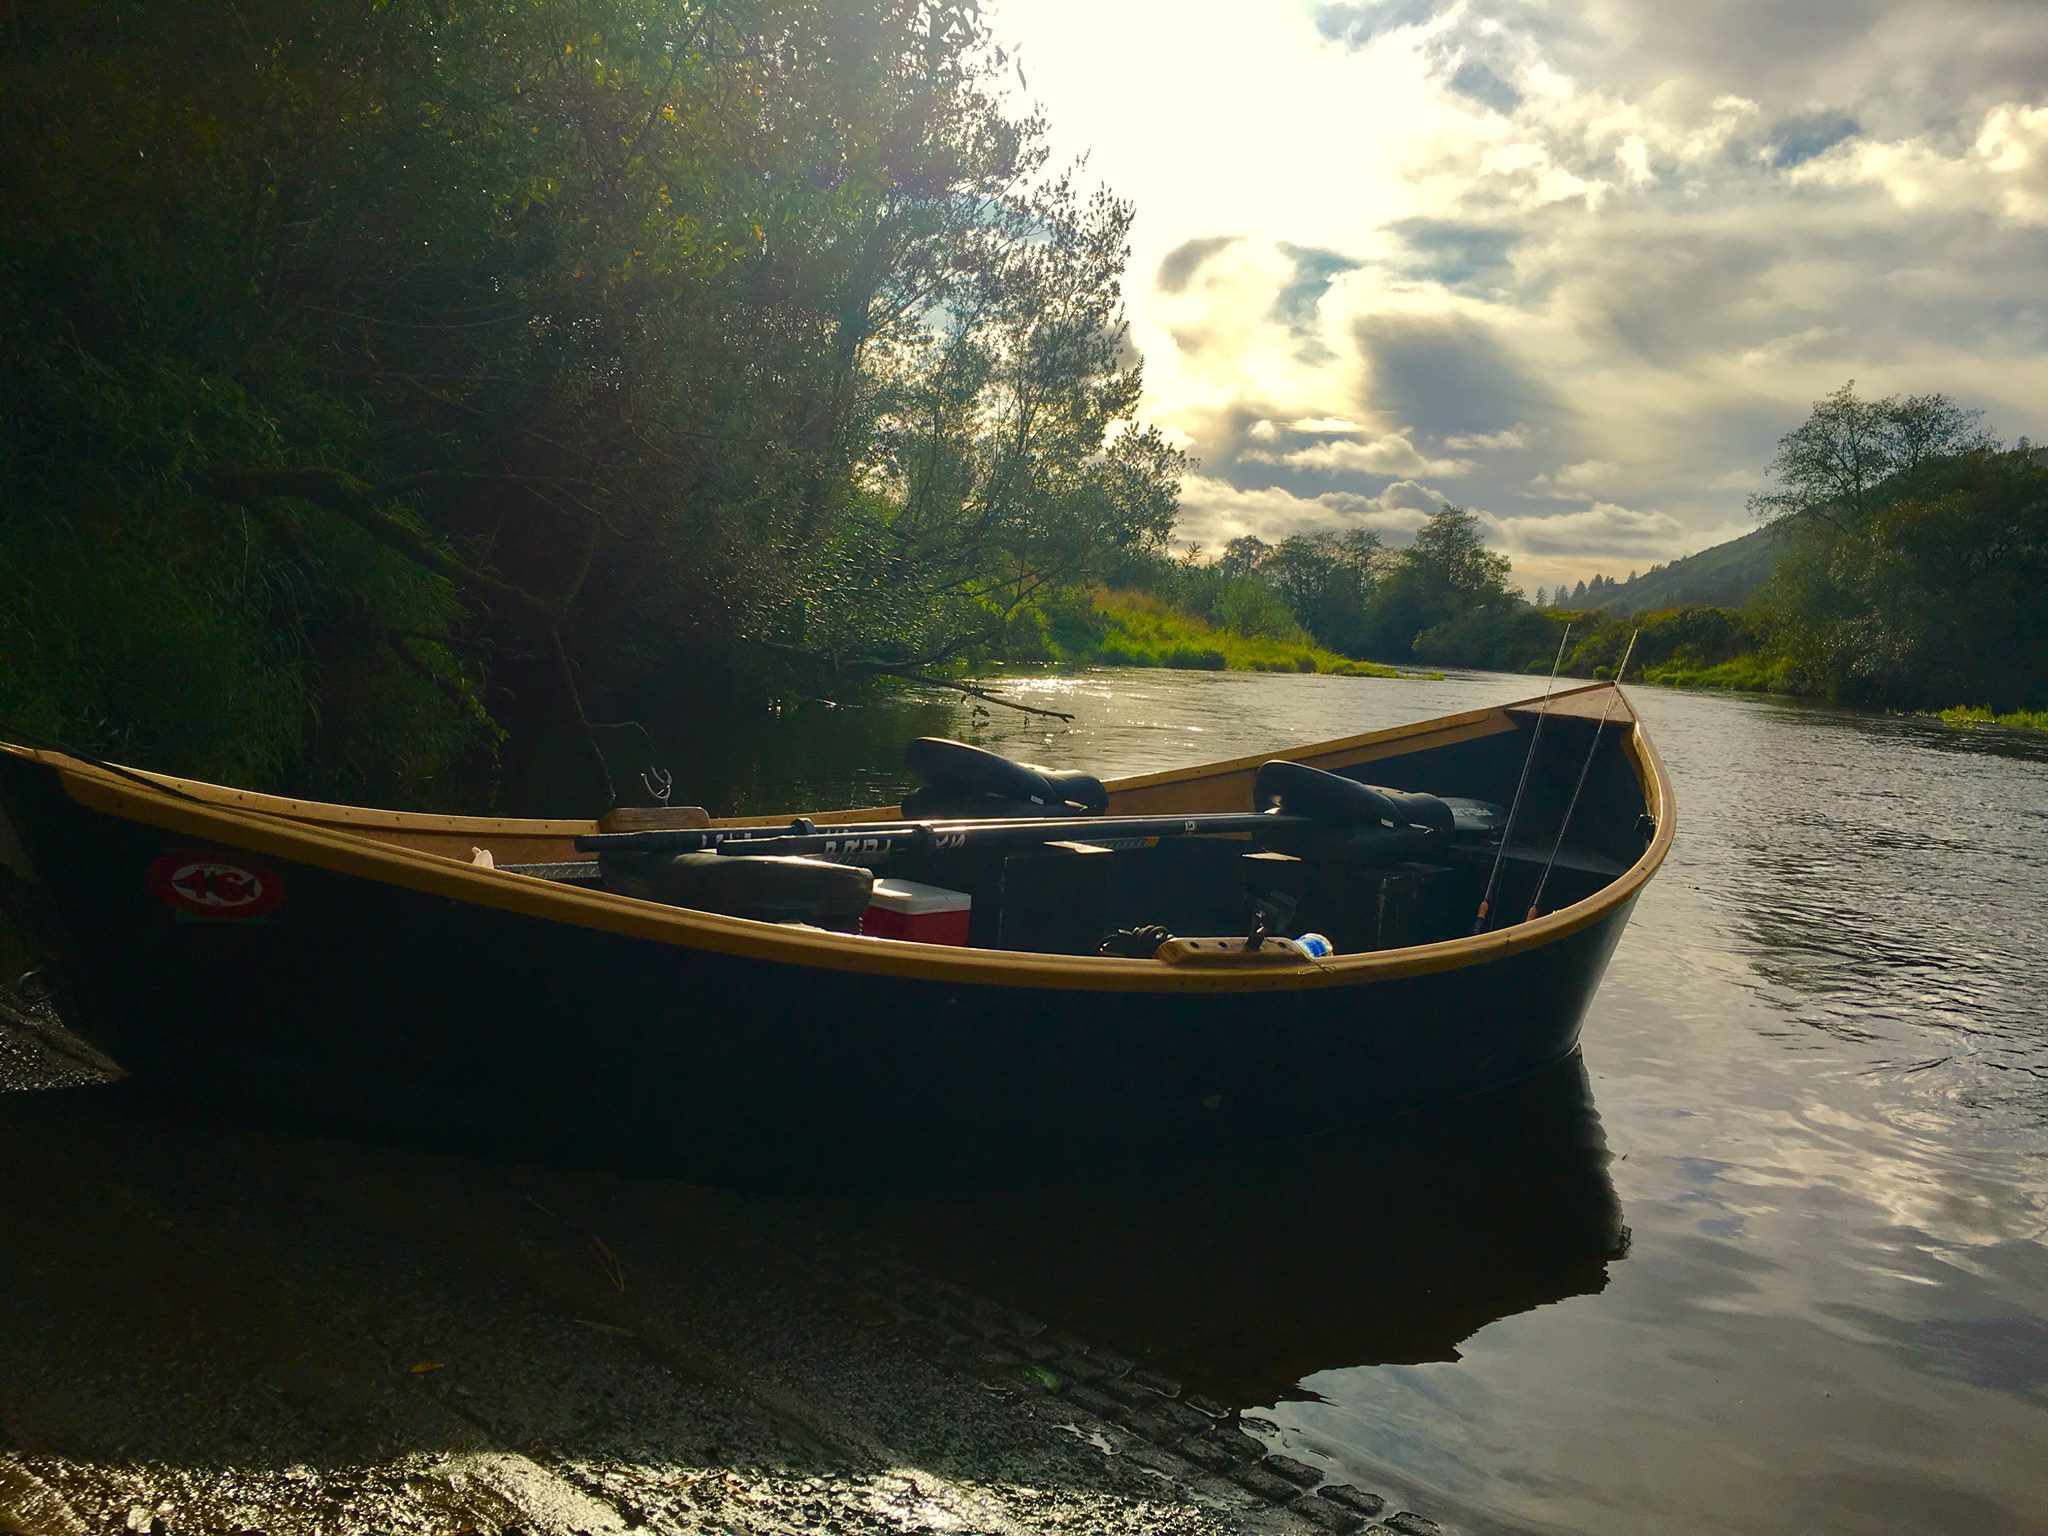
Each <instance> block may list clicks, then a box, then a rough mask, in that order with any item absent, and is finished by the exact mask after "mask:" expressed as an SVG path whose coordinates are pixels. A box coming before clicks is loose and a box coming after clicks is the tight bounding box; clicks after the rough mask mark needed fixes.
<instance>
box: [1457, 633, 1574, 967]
mask: <svg viewBox="0 0 2048 1536" xmlns="http://www.w3.org/2000/svg"><path fill="white" fill-rule="evenodd" d="M1571 638H1572V626H1571V624H1570V623H1569V622H1567V623H1566V624H1565V627H1564V633H1563V634H1562V635H1560V636H1559V637H1558V641H1557V659H1556V660H1554V661H1553V662H1551V664H1550V681H1549V682H1547V683H1545V684H1544V685H1543V704H1542V707H1541V708H1539V709H1538V710H1537V711H1536V729H1535V730H1533V731H1531V732H1530V733H1529V750H1528V751H1527V752H1525V753H1523V754H1522V776H1521V778H1519V779H1517V780H1516V781H1515V798H1514V799H1513V801H1511V802H1510V803H1509V805H1508V819H1507V821H1506V823H1505V824H1504V825H1503V826H1502V827H1501V829H1500V846H1499V847H1498V848H1496V849H1494V851H1493V872H1492V873H1491V874H1489V875H1488V876H1487V877H1486V894H1485V895H1483V896H1481V897H1480V898H1479V915H1478V916H1477V917H1475V918H1474V919H1473V920H1472V931H1473V932H1474V933H1484V932H1485V931H1486V916H1487V914H1488V913H1489V912H1491V911H1492V910H1493V893H1494V891H1495V890H1497V889H1498V888H1499V886H1500V866H1501V861H1502V860H1503V859H1505V858H1506V857H1507V853H1508V838H1509V837H1510V836H1511V835H1512V834H1513V832H1514V830H1515V812H1517V811H1519V810H1520V809H1521V808H1522V791H1523V790H1524V789H1526V788H1528V785H1529V765H1530V764H1531V763H1533V762H1535V761H1536V743H1537V742H1539V741H1541V740H1542V739H1543V722H1544V721H1545V720H1547V719H1549V718H1550V690H1551V689H1553V688H1555V687H1556V686H1557V673H1558V669H1559V668H1560V667H1562V666H1563V665H1564V648H1565V646H1566V645H1568V644H1570V643H1571Z"/></svg>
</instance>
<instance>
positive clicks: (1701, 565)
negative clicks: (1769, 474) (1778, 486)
mask: <svg viewBox="0 0 2048 1536" xmlns="http://www.w3.org/2000/svg"><path fill="white" fill-rule="evenodd" d="M1779 553H1780V538H1779V535H1778V533H1777V531H1776V530H1775V529H1772V528H1759V529H1757V530H1756V531H1755V532H1754V533H1745V534H1744V535H1742V537H1741V538H1739V539H1730V540H1729V541H1728V542H1727V543H1725V544H1716V545H1714V546H1713V547H1712V548H1711V549H1703V550H1701V551H1700V552H1699V553H1698V554H1696V555H1687V556H1686V557H1685V558H1684V559H1682V560H1674V561H1672V562H1671V563H1670V564H1669V565H1660V566H1657V567H1655V568H1654V569H1652V570H1648V571H1645V572H1644V573H1643V574H1642V575H1640V576H1637V577H1635V578H1633V579H1632V580H1629V581H1623V582H1616V583H1614V584H1612V585H1610V586H1608V587H1607V588H1606V590H1605V592H1604V593H1603V594H1602V595H1601V598H1600V601H1599V603H1598V604H1597V606H1598V607H1599V608H1600V609H1601V611H1603V612H1606V613H1644V612H1647V611H1649V610H1651V609H1655V608H1675V607H1677V606H1679V605H1680V604H1683V603H1707V604H1711V605H1713V606H1715V607H1721V608H1739V607H1741V606H1742V605H1743V604H1745V603H1747V602H1748V601H1749V600H1750V599H1751V598H1752V597H1754V596H1755V595H1756V593H1757V590H1758V588H1760V587H1762V586H1763V584H1764V583H1765V582H1766V581H1767V580H1769V579H1770V575H1771V571H1772V570H1773V569H1774V568H1775V567H1776V566H1777V563H1778V556H1779Z"/></svg>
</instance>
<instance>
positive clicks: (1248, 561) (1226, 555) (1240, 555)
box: [1216, 533, 1273, 576]
mask: <svg viewBox="0 0 2048 1536" xmlns="http://www.w3.org/2000/svg"><path fill="white" fill-rule="evenodd" d="M1272 552H1273V546H1272V545H1270V544H1268V543H1267V542H1266V541H1265V540H1264V539H1262V538H1260V537H1259V536H1258V535H1257V534H1255V533H1241V534H1239V535H1238V536H1237V537H1236V538H1234V539H1232V540H1231V541H1230V542H1229V543H1228V544H1226V545H1224V546H1223V557H1222V558H1221V559H1220V560H1218V561H1217V562H1216V564H1217V566H1218V568H1219V569H1221V570H1222V571H1223V573H1224V574H1225V575H1226V576H1256V575H1258V574H1259V572H1261V571H1263V570H1264V569H1265V568H1266V557H1267V556H1268V555H1270V554H1272Z"/></svg>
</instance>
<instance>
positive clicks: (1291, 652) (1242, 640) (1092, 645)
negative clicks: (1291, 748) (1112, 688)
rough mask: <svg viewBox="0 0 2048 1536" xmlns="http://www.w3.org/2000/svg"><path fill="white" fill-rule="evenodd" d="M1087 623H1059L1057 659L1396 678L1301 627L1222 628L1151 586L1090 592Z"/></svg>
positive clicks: (1115, 664)
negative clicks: (1267, 630)
mask: <svg viewBox="0 0 2048 1536" xmlns="http://www.w3.org/2000/svg"><path fill="white" fill-rule="evenodd" d="M1089 597H1090V598H1091V600H1092V605H1093V613H1092V614H1091V615H1089V619H1090V622H1088V623H1087V624H1085V625H1060V626H1056V627H1055V629H1054V644H1055V648H1056V650H1057V652H1058V659H1059V660H1061V661H1065V662H1071V663H1079V664H1097V665H1101V666H1113V667H1179V668H1184V669H1189V670H1194V671H1209V672H1222V671H1233V672H1331V673H1335V674H1336V675H1338V676H1340V677H1398V676H1400V675H1401V674H1400V673H1399V672H1398V671H1396V670H1395V669H1394V668H1392V667H1385V666H1381V665H1380V664H1379V663H1378V662H1372V661H1353V660H1352V659H1351V658H1350V657H1348V656H1340V655H1339V654H1338V653H1337V652H1335V651H1331V650H1325V649H1324V648H1323V647H1321V646H1319V645H1317V644H1316V643H1315V642H1314V641H1312V640H1310V639H1309V638H1308V636H1307V635H1306V634H1303V633H1301V632H1300V631H1299V630H1298V629H1297V630H1296V631H1295V632H1294V633H1293V634H1291V635H1277V636H1276V635H1246V634H1239V633H1237V632H1235V631H1232V630H1228V629H1222V628H1219V627H1217V626H1216V625H1214V624H1211V623H1210V622H1209V621H1208V620H1207V619H1204V618H1203V617H1201V616H1200V615H1199V614H1194V613H1189V612H1188V611H1187V610H1186V609H1184V608H1177V607H1175V606H1173V605H1172V604H1171V603H1167V602H1165V601H1162V600H1161V599H1160V598H1157V597H1155V596H1153V595H1152V594H1151V593H1149V592H1112V591H1108V590H1106V589H1103V588H1097V589H1096V590H1095V591H1093V592H1091V593H1090V594H1089Z"/></svg>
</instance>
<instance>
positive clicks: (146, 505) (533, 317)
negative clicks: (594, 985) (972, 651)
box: [0, 0, 1182, 802]
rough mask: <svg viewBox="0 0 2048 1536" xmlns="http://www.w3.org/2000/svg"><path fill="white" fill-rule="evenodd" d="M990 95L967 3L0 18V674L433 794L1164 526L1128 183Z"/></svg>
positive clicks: (1166, 477)
mask: <svg viewBox="0 0 2048 1536" xmlns="http://www.w3.org/2000/svg"><path fill="white" fill-rule="evenodd" d="M116 11H118V12H119V14H118V15H115V14H114V12H116ZM1003 78H1004V75H1003V71H1002V69H1001V61H1000V60H999V58H998V56H997V53H996V50H994V49H993V48H992V47H991V46H990V44H989V42H988V38H987V35H986V32H985V30H984V28H983V24H982V23H981V22H980V20H979V19H978V11H977V8H976V6H975V5H974V4H973V3H972V0H734V3H720V4H718V5H715V6H711V5H706V6H678V5H676V4H674V3H672V0H530V3H527V4H522V5H519V6H512V7H508V6H504V5H502V4H492V3H487V0H442V3H439V4H435V5H430V6H420V5H401V4H378V5H364V6H342V7H336V6H331V5H327V4H323V3H319V0H258V3H255V4H243V5H239V6H236V5H227V4H224V3H222V0H178V3H173V0H136V3H134V4H132V5H128V6H124V7H113V8H109V7H104V6H97V7H96V6H86V7H61V6H60V7H44V8H39V9H36V10H34V11H33V12H25V13H23V14H22V15H21V16H19V17H13V18H10V31H9V33H8V48H7V49H6V50H5V52H4V53H0V132H4V134H5V137H6V142H7V145H8V168H7V171H6V173H5V175H4V177H0V227H4V228H5V229H6V231H7V234H6V238H5V239H4V240H0V348H4V350H5V352H6V354H7V356H8V357H9V359H10V361H11V362H12V363H13V364H14V365H15V366H16V368H17V370H18V374H19V379H20V382H21V385H22V387H21V388H20V389H18V390H16V391H11V392H10V401H9V409H8V411H7V412H5V413H0V470H4V472H5V473H6V475H7V478H8V486H9V507H8V510H7V513H6V515H5V516H4V517H0V627H4V628H5V630H6V633H5V634H4V635H0V642H4V643H0V702H5V703H8V704H9V707H10V708H14V707H16V704H15V701H20V702H19V711H20V713H19V714H18V718H23V719H24V721H25V723H27V724H29V725H30V726H31V727H32V728H34V729H37V730H39V731H42V732H43V733H45V734H48V735H50V736H55V737H62V738H65V739H68V740H70V741H73V742H75V743H76V744H78V745H80V746H81V747H84V748H85V749H87V750H100V751H105V752H112V753H117V754H118V755H121V756H124V757H128V758H131V759H138V760H141V761H144V762H148V763H154V764H157V765H160V766H164V767H174V768H181V769H184V770H186V771H189V772H194V773H199V774H201V775H203V776H207V777H225V778H232V779H236V780H238V781H241V782H249V783H255V784H261V785H270V786H276V787H289V788H292V789H296V790H299V791H302V792H303V791H310V790H316V789H317V790H321V791H324V792H327V793H330V794H336V795H344V796H346V797H348V798H360V797H370V796H374V797H376V798H379V799H389V800H393V801H399V802H405V801H414V802H417V801H419V800H421V799H422V798H434V797H444V798H450V799H453V798H470V797H474V796H475V795H476V794H477V793H478V790H479V788H480V781H481V780H482V779H483V778H484V776H486V775H488V774H489V773H490V772H491V771H492V766H491V759H492V757H493V755H494V753H495V752H496V749H497V744H498V741H499V739H500V737H501V735H502V733H504V732H506V731H509V732H510V733H511V738H510V742H509V745H508V747H507V751H506V756H507V757H508V758H509V759H510V760H511V761H509V762H508V764H507V771H508V773H509V772H512V771H516V769H517V767H518V760H519V759H520V758H521V757H522V755H523V754H524V753H525V752H526V749H527V744H528V743H529V742H530V743H534V744H536V750H537V749H538V744H541V743H545V742H548V741H552V740H554V739H556V738H558V737H561V736H563V735H565V734H567V735H570V736H571V737H574V736H577V735H585V734H589V733H593V732H594V733H596V735H595V737H594V739H595V740H597V741H599V742H600V743H602V744H603V750H602V751H600V752H599V753H598V754H597V756H598V760H599V761H600V762H602V761H603V760H604V758H605V756H606V755H607V754H608V753H616V752H617V751H619V750H620V749H621V748H622V747H624V746H626V745H627V744H631V743H638V737H637V735H636V734H635V732H634V731H633V730H632V729H628V728H627V727H626V725H625V723H624V722H623V721H622V720H621V719H620V717H622V716H625V715H633V714H639V713H642V712H647V711H658V712H660V713H662V714H664V715H666V716H667V717H669V718H675V719H680V718H693V717H694V716H693V715H692V713H691V712H690V710H689V709H688V707H687V706H688V705H689V703H690V702H691V701H692V700H704V699H706V696H715V695H716V694H717V693H718V692H720V691H725V690H729V691H730V692H732V693H736V694H739V695H741V696H747V695H752V696H755V697H758V696H759V695H760V694H761V693H764V692H767V691H769V690H771V689H772V688H774V687H777V686H780V685H783V684H785V683H787V682H792V681H794V682H798V683H802V684H805V685H808V687H810V688H811V689H814V690H815V689H822V688H824V687H827V686H833V687H836V686H840V685H842V684H844V683H845V682H847V681H849V680H854V679H858V678H860V677H862V676H865V675H870V674H872V673H874V672H877V671H889V670H908V671H917V670H919V669H920V667H921V666H922V665H923V664H924V663H927V662H931V661H934V660H943V659H944V658H946V657H949V656H952V655H957V654H959V653H960V652H961V651H962V650H964V649H967V648H970V647H971V646H972V645H973V644H974V643H975V640H976V637H977V636H980V635H985V634H988V633H991V632H994V631H998V630H1000V629H1001V628H1002V627H1003V626H1004V625H1005V624H1006V623H1007V622H1008V619H1009V616H1010V615H1011V614H1012V613H1013V612H1014V611H1015V610H1016V608H1017V606H1018V604H1019V603H1020V602H1022V601H1025V600H1026V598H1027V597H1028V595H1029V594H1030V593H1032V592H1034V591H1037V590H1039V589H1041V588H1042V587H1043V586H1044V585H1045V584H1047V583H1049V582H1057V581H1059V580H1063V579H1068V578H1070V577H1072V576H1075V575H1076V574H1081V573H1086V572H1087V571H1089V570H1090V569H1092V568H1094V567H1095V566H1097V565H1099V564H1100V563H1101V562H1102V561H1103V560H1105V559H1106V558H1108V557H1109V555H1110V554H1111V553H1112V552H1114V551H1116V550H1120V549H1124V548H1130V547H1139V546H1146V545H1149V544H1153V543H1157V542H1158V541H1160V540H1162V539H1163V538H1164V537H1165V535H1166V533H1167V531H1168V530H1169V529H1170V527H1171V525H1172V521H1173V516H1174V510H1175V503H1176V491H1177V479H1178V475H1179V471H1180V466H1181V464H1182V459H1181V456H1180V454H1179V453H1178V452H1177V451H1176V450H1174V449H1173V448H1172V447H1171V446H1170V445H1169V444H1167V443H1166V442H1165V441H1164V439H1163V438H1161V437H1160V436H1159V434H1157V433H1156V432H1153V431H1150V430H1148V429H1146V428H1145V427H1143V426H1142V425H1141V424H1140V423H1138V422H1137V420H1136V418H1135V413H1136V405H1137V400H1138V395H1139V389H1140V376H1139V372H1138V369H1137V366H1136V363H1135V361H1134V359H1133V357H1132V354H1131V352H1130V349H1129V347H1128V345H1127V338H1126V336H1125V332H1124V327H1123V320H1122V313H1121V300H1120V280H1121V273H1122V268H1123V264H1124V261H1125V260H1126V256H1127V238H1128V231H1129V222H1130V209H1129V207H1128V205H1127V204H1123V203H1120V202H1118V201H1117V200H1115V199H1113V198H1110V197H1108V196H1106V195H1101V194H1089V193H1087V192H1085V191H1084V190H1083V189H1081V188H1079V187H1078V186H1077V185H1076V184H1075V183H1074V181H1073V180H1072V178H1071V177H1061V176H1058V175H1055V174H1053V173H1052V171H1051V170H1050V168H1049V166H1048V159H1049V151H1048V149H1047V141H1046V129H1045V124H1044V123H1043V122H1042V121H1041V120H1040V119H1038V118H1036V117H1033V116H1022V117H1020V116H1014V115H1011V113H1010V112H1009V111H1008V109H1007V108H1006V107H1005V104H1004V98H1003V95H1002V81H1003ZM24 635H25V636H29V637H32V641H33V643H30V642H29V641H28V640H23V639H21V638H20V637H21V636H24ZM153 678H154V679H156V680H157V682H158V686H155V687H152V686H150V680H151V679H153ZM606 721H612V722H614V725H613V726H607V725H606V724H605V722H606ZM632 750H633V751H634V752H637V753H642V754H643V755H644V750H645V746H644V743H642V744H637V745H634V746H633V747H632ZM458 769H462V770H464V771H465V772H466V773H467V775H468V778H467V781H466V782H465V783H464V784H463V785H462V786H460V793H459V794H458V791H457V787H456V786H454V785H452V784H451V783H450V779H451V778H452V776H453V775H454V774H455V772H456V770H458ZM602 789H603V786H602V785H599V784H596V783H594V782H593V783H592V784H591V786H590V792H591V798H592V799H593V800H595V799H596V797H597V795H598V794H599V793H601V792H602Z"/></svg>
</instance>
